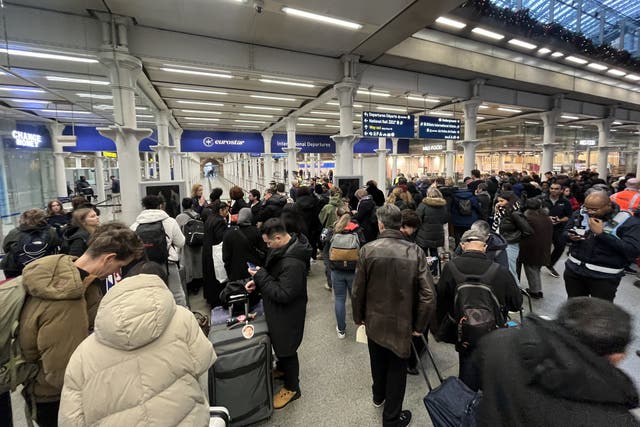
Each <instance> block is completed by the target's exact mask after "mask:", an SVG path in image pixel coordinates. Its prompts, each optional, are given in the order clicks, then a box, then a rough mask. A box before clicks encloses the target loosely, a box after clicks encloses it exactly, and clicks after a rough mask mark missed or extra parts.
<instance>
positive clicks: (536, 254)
mask: <svg viewBox="0 0 640 427" xmlns="http://www.w3.org/2000/svg"><path fill="white" fill-rule="evenodd" d="M553 185H556V184H552V186H553ZM524 206H525V211H524V218H525V219H526V220H527V222H528V223H529V225H530V226H531V228H532V229H533V234H531V235H530V236H527V237H523V238H522V239H521V240H520V252H519V253H518V265H520V264H522V265H523V266H524V273H525V274H526V276H527V282H528V283H529V288H527V292H528V293H529V295H530V296H531V297H532V298H536V299H539V298H542V297H543V296H544V294H543V292H542V281H541V280H540V268H541V267H542V266H543V265H549V258H550V256H551V236H552V235H553V223H552V222H551V219H550V218H549V215H548V214H547V211H546V210H545V209H544V208H543V207H542V201H541V200H540V199H535V198H534V199H527V201H526V202H525V203H524Z"/></svg>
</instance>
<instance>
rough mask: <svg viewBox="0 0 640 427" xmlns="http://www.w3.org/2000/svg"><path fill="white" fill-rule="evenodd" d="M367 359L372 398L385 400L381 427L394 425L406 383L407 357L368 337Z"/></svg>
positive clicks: (399, 410) (377, 400)
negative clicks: (369, 368)
mask: <svg viewBox="0 0 640 427" xmlns="http://www.w3.org/2000/svg"><path fill="white" fill-rule="evenodd" d="M368 345H369V359H370V360H371V377H372V378H373V386H372V387H371V388H372V391H373V400H374V401H376V402H382V401H383V400H384V401H385V404H384V411H383V412H382V425H383V427H391V426H395V425H396V423H397V421H398V417H400V412H402V402H403V401H404V392H405V387H406V385H407V359H402V358H400V357H398V356H397V355H396V354H395V353H394V352H392V351H391V350H389V349H387V348H385V347H382V346H381V345H378V344H376V343H375V342H373V340H371V338H369V342H368Z"/></svg>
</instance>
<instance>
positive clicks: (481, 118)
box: [476, 116, 486, 120]
mask: <svg viewBox="0 0 640 427" xmlns="http://www.w3.org/2000/svg"><path fill="white" fill-rule="evenodd" d="M484 119H486V117H483V116H476V120H484Z"/></svg>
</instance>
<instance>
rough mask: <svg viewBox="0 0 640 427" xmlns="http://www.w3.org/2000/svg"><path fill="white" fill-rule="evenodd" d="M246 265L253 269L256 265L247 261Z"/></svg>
mask: <svg viewBox="0 0 640 427" xmlns="http://www.w3.org/2000/svg"><path fill="white" fill-rule="evenodd" d="M247 267H249V270H255V269H256V265H255V264H252V263H250V262H247Z"/></svg>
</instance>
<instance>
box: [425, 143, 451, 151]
mask: <svg viewBox="0 0 640 427" xmlns="http://www.w3.org/2000/svg"><path fill="white" fill-rule="evenodd" d="M445 148H446V147H445V146H444V144H442V143H440V144H429V145H424V146H423V147H422V151H424V152H429V153H433V152H440V151H444V149H445Z"/></svg>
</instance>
